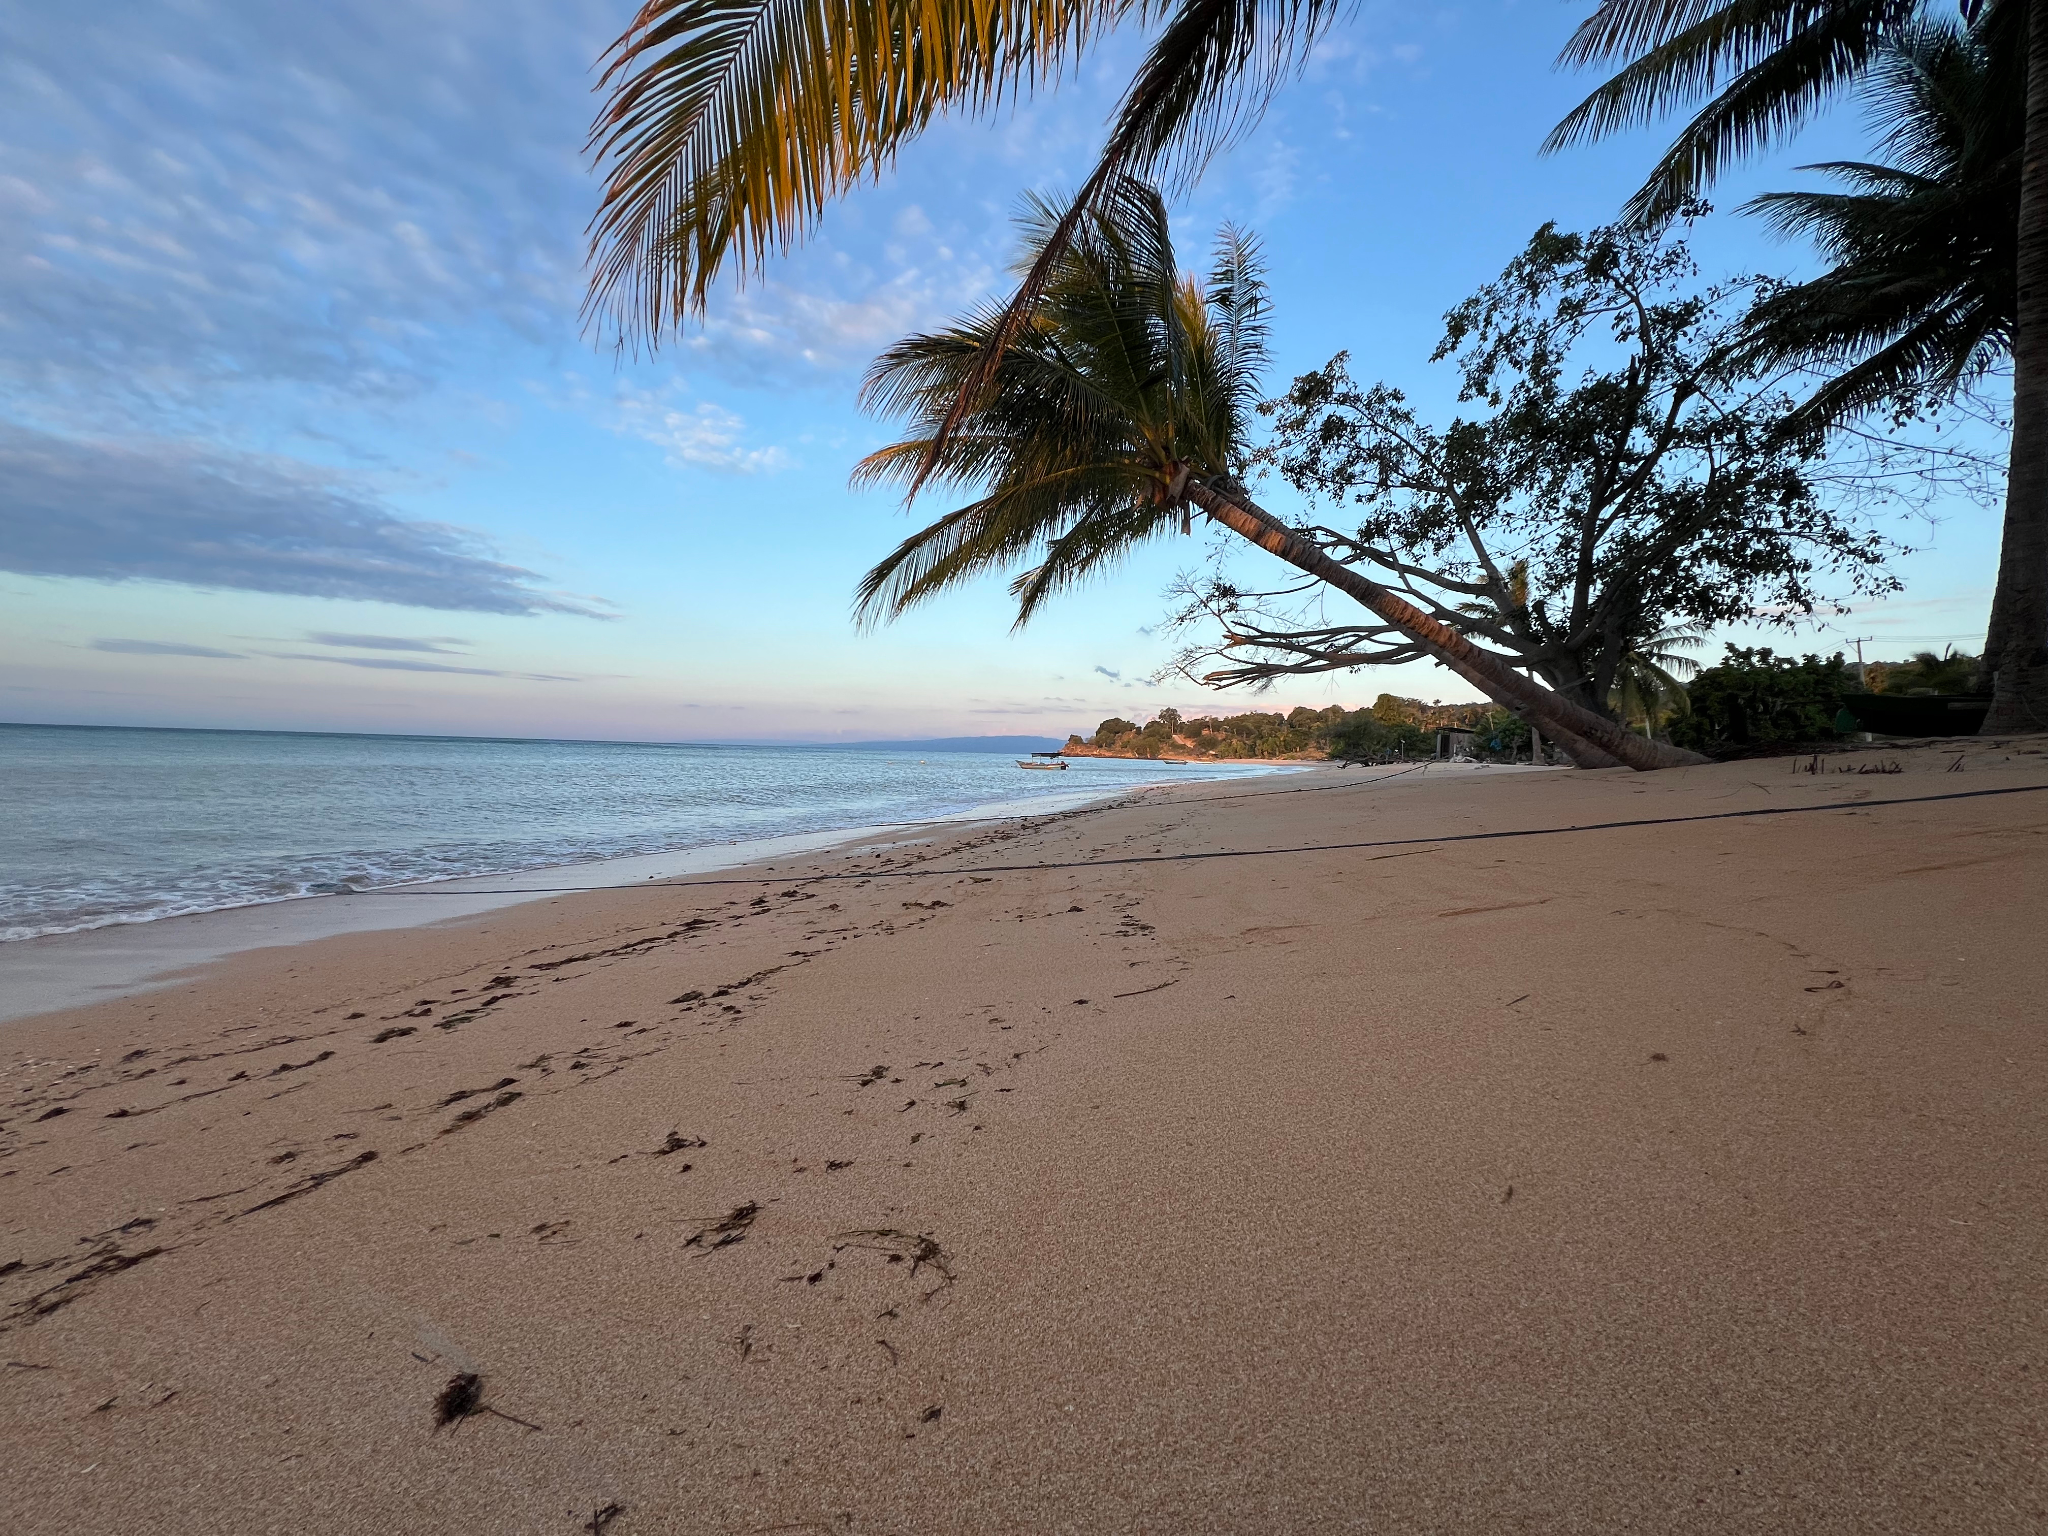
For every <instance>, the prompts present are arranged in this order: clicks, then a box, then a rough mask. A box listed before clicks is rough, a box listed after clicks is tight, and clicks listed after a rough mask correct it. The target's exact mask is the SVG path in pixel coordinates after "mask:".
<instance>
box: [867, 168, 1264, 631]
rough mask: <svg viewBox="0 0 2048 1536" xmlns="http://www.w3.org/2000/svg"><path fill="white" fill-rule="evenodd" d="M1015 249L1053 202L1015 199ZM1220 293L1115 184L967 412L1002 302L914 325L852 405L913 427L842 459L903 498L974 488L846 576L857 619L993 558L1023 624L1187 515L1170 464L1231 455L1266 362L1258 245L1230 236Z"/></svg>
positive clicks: (1043, 222)
mask: <svg viewBox="0 0 2048 1536" xmlns="http://www.w3.org/2000/svg"><path fill="white" fill-rule="evenodd" d="M1022 224H1023V228H1024V233H1025V242H1024V244H1025V253H1024V256H1023V258H1022V260H1023V261H1024V262H1027V263H1035V262H1036V260H1037V257H1038V255H1039V253H1040V250H1041V249H1042V243H1043V242H1046V241H1049V240H1051V239H1053V238H1055V237H1056V235H1057V229H1058V224H1059V217H1058V215H1057V214H1056V205H1054V204H1051V203H1049V202H1046V201H1043V200H1039V201H1034V202H1029V203H1027V205H1026V210H1025V215H1024V218H1023V220H1022ZM1231 250H1232V252H1233V256H1232V260H1231V262H1230V265H1229V272H1228V278H1227V283H1226V285H1225V287H1226V293H1225V296H1224V298H1223V299H1222V300H1221V301H1219V300H1218V298H1217V297H1216V296H1215V294H1214V292H1213V286H1214V285H1213V282H1212V287H1211V288H1210V289H1205V288H1204V287H1203V286H1202V285H1201V284H1198V283H1196V282H1195V281H1194V280H1192V279H1190V278H1187V277H1185V276H1184V275H1182V274H1180V273H1179V272H1178V269H1177V267H1176V264H1175V259H1174V250H1173V243H1172V236H1171V226H1170V224H1169V221H1168V219H1167V214H1166V204H1165V200H1164V198H1163V197H1162V196H1161V195H1160V193H1159V192H1158V190H1157V189H1156V188H1153V187H1150V186H1147V185H1144V184H1143V183H1135V184H1125V185H1121V186H1119V187H1117V188H1116V189H1114V195H1113V196H1111V197H1109V198H1106V199H1105V200H1104V205H1103V207H1102V208H1100V209H1098V210H1097V211H1096V212H1095V213H1094V214H1092V215H1091V216H1090V217H1089V218H1088V219H1087V220H1086V221H1084V223H1083V224H1082V225H1081V226H1080V227H1079V228H1078V229H1077V230H1075V231H1073V232H1072V233H1071V235H1070V237H1069V238H1068V240H1067V244H1066V247H1065V248H1064V249H1063V250H1062V251H1061V252H1060V254H1059V257H1058V259H1057V260H1056V261H1055V262H1053V263H1052V266H1051V275H1050V277H1049V278H1048V280H1047V281H1046V283H1045V285H1044V287H1043V289H1042V291H1041V292H1040V294H1039V296H1038V299H1037V301H1036V302H1035V303H1034V305H1033V306H1032V309H1031V313H1030V314H1029V316H1028V324H1027V325H1025V326H1024V327H1023V328H1022V329H1021V331H1020V332H1019V333H1018V335H1017V337H1016V339H1015V340H1014V342H1013V344H1012V345H1011V346H1010V347H1008V348H1007V349H1006V350H1005V351H1004V353H1003V355H1002V357H1001V360H1000V364H999V366H998V367H997V369H996V371H995V373H994V375H993V377H992V378H991V379H990V381H989V383H988V384H987V386H986V387H983V388H981V389H979V390H978V391H977V392H976V393H975V394H974V396H973V399H974V402H975V403H974V405H973V408H972V409H971V410H970V411H969V412H968V413H967V415H966V416H965V418H964V419H963V420H962V421H961V422H960V423H959V424H958V427H957V429H956V430H955V431H953V432H952V433H951V434H950V435H948V436H946V437H944V438H943V440H941V439H940V437H939V428H940V427H941V426H942V425H943V424H944V423H945V421H946V420H947V419H948V417H949V416H950V414H951V413H952V412H953V410H954V409H955V407H956V405H957V402H958V400H959V398H960V395H959V390H960V384H961V381H962V379H963V377H964V376H966V375H967V374H968V373H970V372H971V370H972V369H973V368H974V367H975V366H976V360H977V359H978V357H979V356H980V355H981V350H982V348H983V347H984V346H985V344H986V341H987V338H988V335H989V333H990V332H991V331H992V330H993V329H995V328H997V327H999V326H1001V324H1002V323H1003V322H1002V319H1001V317H1000V315H998V314H996V313H994V312H992V311H989V310H984V311H982V312H979V313H978V314H976V315H975V316H972V317H970V318H969V319H968V320H966V321H964V322H962V323H961V324H959V325H956V326H953V327H951V328H949V329H947V330H945V331H941V332H936V333H933V334H930V335H920V336H911V337H908V338H906V339H905V340H903V341H901V342H898V343H897V344H896V345H895V346H893V347H891V348H890V349H889V350H888V351H887V352H885V353H884V354H883V355H882V356H881V357H880V358H879V359H878V360H877V361H876V362H875V364H874V366H873V367H872V368H871V369H870V370H869V372H868V376H867V379H866V381H865V383H864V385H863V389H862V400H863V401H864V403H866V404H867V405H868V406H869V408H870V409H873V410H876V411H881V412H886V413H888V414H892V415H896V416H899V417H904V418H907V419H908V422H909V424H910V427H911V435H910V436H908V437H906V438H905V440H903V441H901V442H898V443H893V444H891V445H889V446H888V447H885V448H882V449H879V450H877V451H876V452H875V453H872V454H870V455H869V456H868V457H867V458H866V459H864V460H863V461H862V462H861V464H860V465H859V466H858V467H857V468H856V469H855V472H854V478H855V482H856V483H857V484H867V485H873V484H880V483H884V482H888V483H894V484H898V485H902V486H904V487H905V489H906V491H907V492H908V494H909V496H911V497H912V498H914V497H915V496H916V494H917V492H918V489H919V486H920V485H921V484H924V483H928V482H927V481H926V478H925V470H926V466H927V462H928V461H929V464H930V466H931V479H932V480H934V481H939V482H943V483H947V484H958V485H974V486H977V487H980V488H981V491H982V494H981V495H980V496H979V497H978V498H977V499H976V500H974V501H972V502H970V503H969V504H968V505H966V506H963V507H961V508H959V509H958V510H956V511H954V512H951V513H948V514H947V515H946V516H945V517H942V518H940V519H939V520H938V521H937V522H935V523H932V524H931V525H930V526H929V527H926V528H924V529H922V530H920V531H919V532H917V533H915V534H912V535H911V536H910V537H909V538H908V539H906V540H904V542H903V543H902V544H901V545H899V546H898V547H897V548H896V550H894V551H893V552H892V553H891V554H890V555H889V557H888V558H887V559H885V560H883V561H882V562H881V563H880V564H878V565H877V566H876V567H875V568H874V569H873V570H871V571H869V572H868V574H867V576H866V577H865V578H864V579H863V581H862V582H861V584H860V587H859V589H858V591H857V592H856V594H855V600H854V609H855V614H856V616H857V618H858V619H859V620H860V621H862V622H864V623H874V622H880V621H884V620H887V619H890V618H893V617H895V616H897V615H899V614H901V613H902V612H903V611H904V610H906V609H907V608H909V607H911V606H913V605H914V604H916V603H918V602H920V601H923V600H924V599H925V598H928V597H931V596H933V595H935V594H936V593H938V592H941V591H943V590H946V589H947V588H950V587H954V586H958V585H960V584H962V583H964V582H967V581H970V580H973V579H975V578H976V577H978V576H981V575H983V574H985V573H987V572H989V571H992V570H995V569H999V568H1001V569H1013V570H1019V571H1020V572H1021V573H1020V574H1018V575H1017V576H1016V578H1015V579H1014V581H1013V582H1012V584H1011V587H1010V592H1011V595H1012V596H1013V597H1014V598H1016V600H1017V623H1018V624H1019V625H1022V624H1024V623H1026V622H1028V621H1029V620H1030V619H1031V617H1032V616H1033V615H1034V614H1036V613H1037V612H1038V610H1039V609H1040V607H1041V606H1042V605H1043V604H1044V602H1045V601H1046V600H1047V599H1049V598H1050V597H1052V596H1053V595H1055V594H1056V593H1059V592H1062V591H1065V590H1067V589H1068V588H1070V587H1072V586H1074V585H1075V584H1077V583H1079V582H1082V581H1085V580H1086V579H1087V578H1088V577H1090V576H1091V575H1094V574H1095V573H1097V572H1099V571H1101V570H1103V569H1105V568H1107V567H1108V566H1110V565H1112V564H1114V563H1115V562H1116V561H1117V560H1119V559H1121V558H1122V557H1123V556H1124V555H1125V554H1126V553H1128V552H1129V551H1130V550H1131V549H1132V548H1133V547H1134V546H1136V545H1137V544H1139V543H1142V542H1144V541H1145V540H1148V539H1151V538H1154V537H1158V536H1160V535H1163V534H1165V533H1167V532H1169V531H1171V530H1172V529H1174V528H1176V527H1181V526H1185V521H1184V519H1185V515H1186V514H1185V509H1184V508H1182V507H1180V506H1179V505H1177V504H1176V501H1175V498H1174V496H1173V495H1172V488H1173V485H1174V482H1175V479H1176V477H1177V476H1178V475H1180V473H1181V471H1182V470H1183V469H1186V470H1188V471H1189V472H1191V473H1199V474H1202V475H1204V476H1211V477H1219V478H1220V477H1227V476H1229V475H1230V474H1231V473H1232V471H1233V470H1235V469H1236V468H1237V467H1238V466H1239V465H1240V463H1241V461H1242V458H1243V455H1244V451H1245V437H1246V433H1247V431H1248V424H1249V422H1250V419H1251V415H1252V410H1253V407H1254V405H1255V403H1256V402H1257V400H1258V398H1259V392H1260V390H1259V372H1258V366H1257V365H1258V364H1259V362H1260V361H1262V358H1263V345H1264V343H1263V337H1262V335H1260V333H1259V328H1260V326H1262V325H1263V316H1264V310H1263V303H1264V299H1263V294H1264V277H1263V273H1262V272H1261V270H1260V267H1259V261H1258V254H1257V247H1256V246H1255V245H1254V244H1253V243H1251V242H1250V241H1249V240H1246V239H1244V238H1243V237H1235V241H1234V243H1233V244H1232V245H1231Z"/></svg>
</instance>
